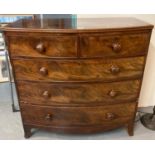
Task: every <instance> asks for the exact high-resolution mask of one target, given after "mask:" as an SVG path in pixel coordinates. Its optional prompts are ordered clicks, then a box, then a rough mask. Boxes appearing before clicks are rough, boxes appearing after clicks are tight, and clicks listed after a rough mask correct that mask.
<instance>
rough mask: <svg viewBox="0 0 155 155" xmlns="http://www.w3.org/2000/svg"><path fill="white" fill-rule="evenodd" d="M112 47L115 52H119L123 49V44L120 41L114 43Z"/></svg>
mask: <svg viewBox="0 0 155 155" xmlns="http://www.w3.org/2000/svg"><path fill="white" fill-rule="evenodd" d="M112 49H113V51H114V52H119V51H120V50H121V44H120V43H113V44H112Z"/></svg>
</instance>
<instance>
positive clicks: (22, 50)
mask: <svg viewBox="0 0 155 155" xmlns="http://www.w3.org/2000/svg"><path fill="white" fill-rule="evenodd" d="M8 40H9V42H10V44H9V46H10V47H9V48H10V54H11V56H12V57H15V56H27V57H28V56H31V57H76V56H77V37H76V36H65V35H64V36H55V35H53V36H49V37H46V36H41V35H38V36H10V37H9V38H8ZM40 43H42V44H43V46H44V51H42V52H40V51H39V50H37V45H38V44H40ZM19 45H20V46H19Z"/></svg>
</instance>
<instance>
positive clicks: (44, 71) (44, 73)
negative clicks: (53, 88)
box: [39, 67, 48, 76]
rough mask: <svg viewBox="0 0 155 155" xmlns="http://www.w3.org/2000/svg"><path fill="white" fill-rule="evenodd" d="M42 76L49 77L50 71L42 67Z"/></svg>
mask: <svg viewBox="0 0 155 155" xmlns="http://www.w3.org/2000/svg"><path fill="white" fill-rule="evenodd" d="M39 72H40V74H41V75H43V76H46V75H48V70H47V68H46V67H41V68H40V70H39Z"/></svg>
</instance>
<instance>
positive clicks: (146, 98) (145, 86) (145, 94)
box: [77, 14, 155, 107]
mask: <svg viewBox="0 0 155 155" xmlns="http://www.w3.org/2000/svg"><path fill="white" fill-rule="evenodd" d="M91 17H94V18H103V17H105V18H106V17H136V18H138V19H141V20H144V21H146V22H149V23H151V24H153V25H155V14H143V15H142V14H141V15H136V14H125V15H122V14H121V15H120V14H110V15H109V14H78V15H77V18H91ZM153 105H155V30H153V33H152V37H151V42H150V47H149V53H148V57H147V62H146V67H145V72H144V78H143V83H142V89H141V93H140V98H139V107H147V106H153Z"/></svg>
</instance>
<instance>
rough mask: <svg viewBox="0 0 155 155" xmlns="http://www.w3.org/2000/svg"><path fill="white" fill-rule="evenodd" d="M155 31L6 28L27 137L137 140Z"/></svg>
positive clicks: (121, 22) (102, 23) (89, 22)
mask: <svg viewBox="0 0 155 155" xmlns="http://www.w3.org/2000/svg"><path fill="white" fill-rule="evenodd" d="M152 28H153V26H152V25H150V24H147V23H145V22H143V21H139V20H137V19H133V18H105V19H77V21H76V25H75V24H74V26H73V25H72V22H71V20H69V19H53V20H51V19H40V20H38V19H35V20H29V19H23V20H19V21H17V22H15V23H12V24H10V25H8V26H7V27H5V28H4V29H3V31H4V34H5V39H6V43H7V47H8V51H9V56H10V58H11V63H12V67H13V72H14V78H15V83H16V88H17V92H18V98H19V103H20V109H21V116H22V121H23V127H24V131H25V137H26V138H28V137H30V136H31V134H32V133H31V129H32V128H40V129H47V130H51V131H57V132H68V133H93V132H99V131H100V132H101V131H106V130H111V129H114V128H118V127H123V126H124V127H126V128H127V130H128V133H129V135H130V136H131V135H133V127H134V119H135V114H136V110H137V104H138V97H139V93H140V88H141V83H142V78H143V71H144V67H145V61H146V56H147V52H148V47H149V41H150V36H151V31H152Z"/></svg>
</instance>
